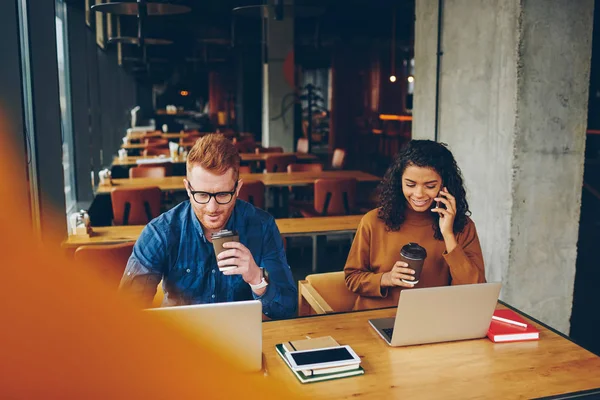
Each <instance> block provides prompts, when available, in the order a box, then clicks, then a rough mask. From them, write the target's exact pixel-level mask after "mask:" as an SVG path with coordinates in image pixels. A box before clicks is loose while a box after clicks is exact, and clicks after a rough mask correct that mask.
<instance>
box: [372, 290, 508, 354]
mask: <svg viewBox="0 0 600 400" xmlns="http://www.w3.org/2000/svg"><path fill="white" fill-rule="evenodd" d="M501 286H502V284H500V283H478V284H472V285H456V286H441V287H432V288H423V289H409V290H403V291H402V293H401V294H400V300H399V301H398V310H397V311H396V317H395V318H379V319H372V320H369V324H371V326H372V327H373V328H375V330H376V331H377V333H379V336H381V337H382V338H383V340H385V341H386V342H387V343H388V344H389V345H390V346H394V347H396V346H410V345H415V344H426V343H437V342H450V341H454V340H466V339H479V338H482V337H484V336H486V334H487V330H488V328H489V326H490V322H491V320H492V315H493V313H494V310H495V308H496V304H497V302H498V296H499V295H500V288H501Z"/></svg>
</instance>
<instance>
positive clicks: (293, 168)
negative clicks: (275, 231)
mask: <svg viewBox="0 0 600 400" xmlns="http://www.w3.org/2000/svg"><path fill="white" fill-rule="evenodd" d="M321 171H323V164H290V165H288V167H287V172H288V173H290V172H321ZM288 189H289V191H290V193H292V194H293V195H294V201H292V202H290V205H292V206H293V205H295V204H297V203H298V200H302V199H312V195H313V188H312V187H310V186H309V187H305V186H299V187H293V186H290V187H289V188H288ZM300 204H306V202H303V203H300Z"/></svg>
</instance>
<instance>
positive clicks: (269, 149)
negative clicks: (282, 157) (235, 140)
mask: <svg viewBox="0 0 600 400" xmlns="http://www.w3.org/2000/svg"><path fill="white" fill-rule="evenodd" d="M254 152H255V153H256V154H262V153H283V147H257V148H256V149H254Z"/></svg>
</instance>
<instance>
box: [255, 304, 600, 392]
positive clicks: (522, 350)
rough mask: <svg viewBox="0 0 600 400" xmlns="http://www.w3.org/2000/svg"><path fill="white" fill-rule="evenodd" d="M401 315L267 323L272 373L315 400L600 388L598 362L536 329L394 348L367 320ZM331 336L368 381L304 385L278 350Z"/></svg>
mask: <svg viewBox="0 0 600 400" xmlns="http://www.w3.org/2000/svg"><path fill="white" fill-rule="evenodd" d="M499 307H500V308H503V306H502V305H499ZM395 313H396V309H395V308H392V309H383V310H372V311H364V312H354V313H350V314H334V315H325V316H319V317H309V318H298V319H291V320H285V321H271V322H266V323H263V353H264V359H265V361H264V363H265V369H266V374H267V376H268V377H272V378H276V379H278V380H281V381H283V382H285V384H286V385H287V386H288V387H289V388H290V389H291V390H292V391H293V392H297V393H302V394H304V395H306V396H307V398H313V399H339V398H361V399H364V398H369V399H371V398H372V399H390V398H423V397H425V398H439V399H449V398H457V399H485V398H489V399H507V398H535V397H542V396H550V395H556V394H562V393H568V392H576V391H583V390H590V389H596V388H600V357H597V356H596V355H594V354H592V353H590V352H589V351H587V350H585V349H583V348H581V347H579V346H577V345H576V344H575V343H573V342H571V341H570V340H568V339H566V338H564V337H562V336H560V335H559V334H557V333H555V332H553V331H552V330H549V329H547V328H546V327H544V326H541V325H539V324H537V323H534V325H536V326H537V328H538V329H540V340H539V341H529V342H514V343H493V342H491V341H490V340H488V339H487V338H484V339H477V340H466V341H458V342H448V343H438V344H428V345H421V346H409V347H395V348H393V347H390V346H388V345H387V344H386V343H385V342H384V341H383V340H382V339H381V338H380V337H379V335H378V334H377V333H376V332H375V330H373V329H372V328H371V326H370V325H369V323H368V320H369V319H372V318H386V317H393V316H395ZM529 322H531V320H529ZM328 335H330V336H332V337H333V338H334V339H335V340H337V341H338V342H339V343H340V344H342V345H350V346H351V347H352V349H354V351H355V352H356V353H357V354H358V355H359V356H360V357H361V359H362V366H363V368H364V369H365V374H364V375H362V376H357V377H351V378H344V379H338V380H333V381H326V382H318V383H313V384H304V385H303V384H301V383H300V382H298V381H297V379H296V377H295V376H294V375H293V374H292V372H291V371H290V370H289V368H288V367H287V366H286V365H285V364H284V362H283V360H282V359H281V358H280V356H279V355H278V354H277V353H276V351H275V345H276V344H278V343H282V342H284V341H288V340H299V339H305V338H306V337H307V336H309V337H320V336H328Z"/></svg>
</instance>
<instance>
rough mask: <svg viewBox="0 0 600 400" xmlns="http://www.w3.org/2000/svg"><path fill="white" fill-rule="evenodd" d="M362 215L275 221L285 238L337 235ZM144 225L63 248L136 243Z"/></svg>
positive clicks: (109, 229) (105, 231) (74, 240)
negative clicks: (303, 235) (288, 236)
mask: <svg viewBox="0 0 600 400" xmlns="http://www.w3.org/2000/svg"><path fill="white" fill-rule="evenodd" d="M361 218H362V215H344V216H340V217H314V218H281V219H277V220H275V222H276V223H277V227H278V228H279V232H281V234H282V235H283V236H287V235H290V236H291V235H302V234H312V233H323V234H326V233H335V232H352V231H356V228H357V227H358V223H359V222H360V220H361ZM143 229H144V225H125V226H103V227H95V228H93V230H94V232H93V234H92V236H91V237H87V236H77V235H69V237H68V238H67V239H66V240H65V241H63V243H62V247H63V248H75V247H79V246H83V245H100V244H116V243H124V242H134V241H136V240H137V239H138V237H139V236H140V234H141V233H142V230H143Z"/></svg>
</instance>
